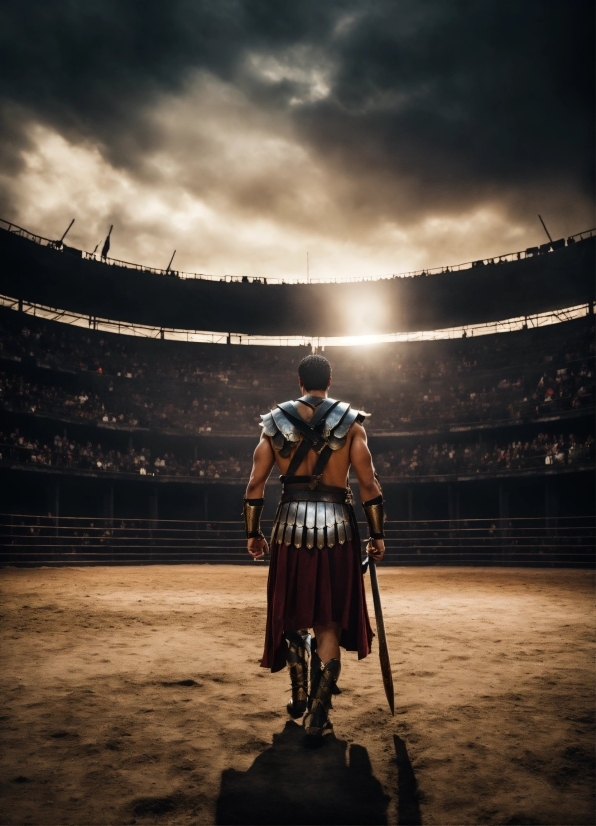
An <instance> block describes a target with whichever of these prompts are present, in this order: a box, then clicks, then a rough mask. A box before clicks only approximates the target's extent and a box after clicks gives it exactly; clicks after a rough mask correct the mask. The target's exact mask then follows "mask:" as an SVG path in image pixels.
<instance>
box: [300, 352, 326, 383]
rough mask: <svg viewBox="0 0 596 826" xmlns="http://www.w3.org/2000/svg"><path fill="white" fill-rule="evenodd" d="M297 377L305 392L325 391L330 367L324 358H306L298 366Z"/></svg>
mask: <svg viewBox="0 0 596 826" xmlns="http://www.w3.org/2000/svg"><path fill="white" fill-rule="evenodd" d="M298 375H299V376H300V381H301V382H302V386H303V387H304V389H305V390H327V388H328V387H329V382H330V381H331V365H330V364H329V362H328V361H327V359H326V358H325V356H306V358H303V359H302V361H301V362H300V364H299V366H298Z"/></svg>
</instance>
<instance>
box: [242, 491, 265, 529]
mask: <svg viewBox="0 0 596 826" xmlns="http://www.w3.org/2000/svg"><path fill="white" fill-rule="evenodd" d="M264 504H265V500H264V499H245V500H244V506H243V508H242V513H243V515H244V527H245V528H246V538H247V539H255V538H258V539H264V536H263V532H262V531H261V514H262V513H263V506H264Z"/></svg>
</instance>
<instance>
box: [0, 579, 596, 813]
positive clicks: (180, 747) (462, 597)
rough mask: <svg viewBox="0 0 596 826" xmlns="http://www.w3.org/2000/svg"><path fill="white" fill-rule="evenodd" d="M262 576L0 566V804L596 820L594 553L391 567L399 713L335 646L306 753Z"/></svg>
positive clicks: (372, 662) (374, 678) (19, 808)
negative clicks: (336, 690) (276, 659)
mask: <svg viewBox="0 0 596 826" xmlns="http://www.w3.org/2000/svg"><path fill="white" fill-rule="evenodd" d="M266 576H267V570H266V568H264V567H262V566H259V565H255V566H254V567H232V566H229V567H226V566H211V565H196V566H178V567H161V566H159V567H158V566H155V567H127V568H63V569H58V570H53V569H47V568H46V569H35V570H22V569H11V568H5V569H3V570H1V571H0V587H1V599H2V607H1V609H0V610H1V615H2V626H1V628H2V649H3V651H2V668H1V673H0V681H1V685H2V698H3V705H2V710H1V715H0V717H1V727H2V728H1V732H2V755H1V764H0V765H1V771H0V781H1V782H0V788H1V795H2V802H1V806H0V822H1V823H2V824H104V823H107V824H120V823H137V824H140V826H141V825H142V824H148V823H160V824H166V823H167V824H169V823H172V824H178V823H179V824H187V823H188V824H191V823H197V824H202V823H214V822H217V823H305V822H308V823H385V822H388V823H417V822H422V823H424V824H480V823H486V824H584V823H585V824H589V823H593V822H594V799H593V788H594V699H595V697H594V610H593V609H594V604H593V603H594V576H593V573H592V572H589V571H566V570H522V569H504V570H503V569H470V568H466V569H462V568H459V569H456V568H449V569H440V568H426V569H425V568H420V569H412V568H408V569H405V568H385V569H383V568H380V569H379V579H380V585H381V591H382V598H383V602H384V608H385V618H386V619H385V621H386V625H387V630H388V635H389V649H390V653H391V657H392V665H393V674H394V682H395V690H396V714H395V717H394V718H392V717H391V715H390V713H389V711H388V708H387V705H386V701H385V697H384V694H383V687H382V681H381V675H380V670H379V661H378V655H377V651H376V648H375V650H374V652H373V655H372V656H371V657H369V658H367V659H366V660H364V661H361V662H358V661H357V659H356V656H355V655H354V654H348V655H344V658H343V671H342V675H341V682H340V685H341V687H342V694H341V696H339V697H338V698H337V699H336V700H335V701H334V704H335V710H334V712H333V721H334V724H335V735H336V736H335V737H330V738H327V742H326V743H325V746H324V747H323V748H322V749H320V750H319V751H315V752H313V751H307V750H305V749H303V748H302V746H301V743H300V737H301V730H300V728H299V727H298V726H297V725H296V724H295V723H293V722H288V717H287V715H286V713H285V703H286V702H287V700H288V694H287V693H286V689H287V687H288V681H287V676H286V674H285V673H284V672H282V673H280V674H275V675H271V674H269V673H268V672H267V671H265V670H264V669H261V668H259V666H258V660H259V658H260V655H261V647H262V637H263V627H264V617H265V581H266ZM367 579H368V577H367ZM367 587H368V586H367ZM369 608H370V610H371V613H372V600H371V599H370V595H369ZM336 738H337V739H336Z"/></svg>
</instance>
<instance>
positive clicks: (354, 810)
mask: <svg viewBox="0 0 596 826" xmlns="http://www.w3.org/2000/svg"><path fill="white" fill-rule="evenodd" d="M303 736H304V735H303V729H302V728H301V727H300V726H298V725H296V723H293V722H291V721H288V722H287V723H286V725H285V728H284V730H283V731H282V732H281V734H275V735H274V736H273V745H272V746H271V747H270V748H268V749H267V750H266V751H264V752H263V753H262V754H260V755H259V756H258V757H257V758H256V760H255V762H254V763H253V764H252V766H251V767H250V768H249V769H248V771H246V772H240V771H236V770H235V769H226V770H225V771H224V772H223V773H222V778H221V792H220V795H219V798H218V801H217V811H216V821H215V822H216V823H217V824H220V826H228V825H229V824H247V825H248V824H263V826H265V824H284V825H285V824H308V826H311V824H313V825H314V824H329V826H332V825H333V824H346V826H348V824H372V823H379V824H384V823H387V806H388V805H389V801H390V798H389V796H388V795H386V794H385V793H384V792H383V789H382V787H381V784H380V782H379V781H378V780H377V779H376V778H375V777H374V776H373V774H372V770H371V765H370V760H369V757H368V752H367V750H366V749H365V748H364V747H363V746H358V745H355V744H352V745H351V746H350V749H349V754H348V759H346V751H347V743H346V742H345V741H344V740H338V739H337V738H336V737H335V736H334V735H329V736H327V737H325V738H324V742H323V744H322V746H321V748H319V749H306V748H304V747H303V745H302V738H303ZM402 757H403V755H402ZM399 762H400V761H399V757H398V763H399ZM411 814H413V813H411V812H410V815H411ZM409 822H415V821H409ZM418 822H419V821H418Z"/></svg>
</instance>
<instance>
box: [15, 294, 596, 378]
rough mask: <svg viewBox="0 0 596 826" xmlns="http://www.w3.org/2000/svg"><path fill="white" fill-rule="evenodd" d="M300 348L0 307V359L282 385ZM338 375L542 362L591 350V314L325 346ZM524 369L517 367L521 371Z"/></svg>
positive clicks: (455, 371)
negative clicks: (510, 329)
mask: <svg viewBox="0 0 596 826" xmlns="http://www.w3.org/2000/svg"><path fill="white" fill-rule="evenodd" d="M307 352H308V350H307V348H304V347H257V346H252V347H243V346H238V345H214V344H197V343H193V344H188V343H185V342H172V341H160V340H152V339H143V338H135V337H131V336H126V335H116V334H107V333H100V332H94V331H91V330H90V331H85V330H83V329H81V328H78V327H69V326H68V325H65V324H60V323H58V322H47V321H42V320H40V319H36V318H33V317H25V318H23V317H22V316H21V315H20V314H18V313H15V312H14V311H12V310H0V358H12V359H19V360H21V361H30V362H31V361H35V362H36V363H37V364H40V365H42V366H45V367H48V368H53V369H60V370H68V371H82V372H91V373H95V374H98V375H104V376H111V377H123V378H128V379H146V380H150V381H153V380H162V379H165V380H168V381H171V380H175V381H177V382H181V383H191V384H200V385H204V384H215V385H219V386H220V387H221V386H222V385H223V386H235V387H242V388H247V387H251V388H252V387H257V388H265V389H272V390H274V391H275V392H277V391H278V390H279V383H280V380H282V381H283V380H285V381H287V377H288V376H290V377H292V384H295V381H294V379H293V377H294V376H295V374H296V365H297V362H298V361H299V360H300V358H302V357H303V356H304V355H306V354H307ZM327 354H328V355H329V358H330V360H331V361H332V364H333V365H334V367H335V376H336V379H338V380H341V379H342V377H344V378H345V377H346V376H349V380H350V383H351V384H352V385H356V384H364V385H367V386H368V385H371V386H377V385H378V383H379V381H384V380H387V379H388V378H389V379H390V380H392V381H393V380H396V381H414V382H421V383H423V384H424V383H427V382H433V381H437V380H438V381H443V380H445V379H450V380H451V381H454V380H455V379H456V378H458V377H463V376H466V375H468V374H470V373H477V374H480V373H483V372H484V371H486V370H489V371H491V370H502V369H508V368H510V367H511V366H512V365H520V366H523V365H534V366H536V365H544V366H545V367H546V366H548V365H549V364H554V363H555V362H556V363H557V364H558V365H559V366H561V367H562V366H565V365H566V364H567V363H570V362H577V361H578V360H581V359H585V358H590V357H591V358H593V357H594V325H593V316H591V317H590V318H589V319H588V320H586V319H578V320H576V321H573V322H568V323H566V324H555V325H552V326H550V327H544V328H541V329H538V330H536V329H534V330H531V329H530V330H526V331H524V332H517V333H510V334H505V335H503V334H501V335H497V336H481V337H477V338H475V339H474V338H467V339H466V340H461V339H458V340H443V341H440V342H433V341H425V342H408V343H406V344H385V345H377V346H376V347H375V348H371V349H369V350H362V348H352V347H334V348H330V349H328V353H327ZM523 372H524V371H523V370H522V371H521V373H523Z"/></svg>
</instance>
